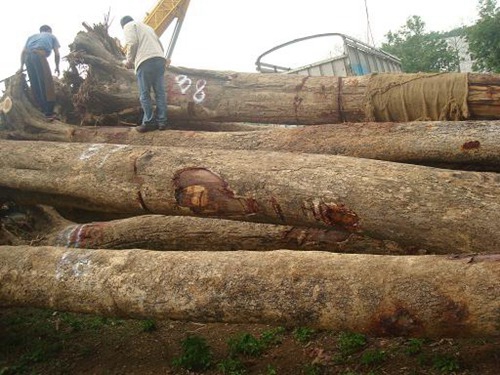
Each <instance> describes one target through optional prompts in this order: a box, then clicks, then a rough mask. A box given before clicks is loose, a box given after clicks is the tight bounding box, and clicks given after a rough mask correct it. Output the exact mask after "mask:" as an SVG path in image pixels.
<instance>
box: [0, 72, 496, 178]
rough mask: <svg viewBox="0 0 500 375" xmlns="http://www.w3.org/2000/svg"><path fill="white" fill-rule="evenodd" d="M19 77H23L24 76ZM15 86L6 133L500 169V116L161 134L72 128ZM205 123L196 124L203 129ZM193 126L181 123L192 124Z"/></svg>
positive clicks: (227, 127) (230, 127)
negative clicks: (49, 116) (37, 107)
mask: <svg viewBox="0 0 500 375" xmlns="http://www.w3.org/2000/svg"><path fill="white" fill-rule="evenodd" d="M18 79H19V77H18ZM20 88H21V83H19V84H13V85H11V86H10V87H9V89H8V91H7V93H8V95H9V97H10V98H12V100H11V104H12V102H14V103H16V105H15V106H11V107H10V108H9V110H8V111H6V112H7V113H6V115H8V117H9V124H6V128H7V130H5V131H3V132H1V133H0V136H2V137H3V138H9V139H26V140H45V141H64V142H86V143H116V144H138V145H155V146H178V147H193V148H224V149H236V150H242V149H246V150H274V151H292V152H306V153H323V154H340V155H347V156H356V157H363V158H371V159H379V160H388V161H397V162H405V163H413V164H422V165H429V166H446V167H448V168H454V169H460V168H466V169H473V170H490V171H500V131H499V129H500V122H499V121H482V122H480V121H463V122H446V121H443V122H424V121H422V122H412V123H358V124H353V123H350V124H347V123H346V124H329V125H322V126H310V127H300V128H296V129H290V128H287V129H285V128H271V129H269V128H268V130H266V131H261V132H259V133H256V132H254V131H253V130H256V129H264V127H258V126H248V125H247V126H243V125H241V124H240V125H235V124H232V125H230V124H227V123H222V124H219V126H217V125H214V126H213V127H212V128H210V129H208V128H207V127H208V126H209V125H210V124H207V123H205V124H204V126H205V129H207V130H214V129H217V128H219V130H222V129H225V130H243V129H245V130H252V132H247V133H237V134H231V133H229V134H228V133H221V132H217V134H211V133H210V132H205V133H192V132H154V133H146V134H140V133H137V132H135V131H133V130H132V129H131V128H130V127H86V126H72V125H68V124H64V123H60V122H56V123H47V122H46V121H45V119H44V118H43V116H42V115H41V114H40V113H39V112H38V111H37V110H35V109H34V107H33V106H32V105H31V104H30V103H29V101H28V100H27V98H26V97H25V91H24V90H21V89H20ZM202 126H203V125H200V124H197V126H196V127H197V128H198V129H200V128H201V127H202ZM190 127H191V126H190V124H183V125H179V126H178V128H179V129H180V128H187V129H189V128H190Z"/></svg>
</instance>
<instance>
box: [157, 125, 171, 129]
mask: <svg viewBox="0 0 500 375" xmlns="http://www.w3.org/2000/svg"><path fill="white" fill-rule="evenodd" d="M170 128H171V127H170V125H168V124H158V129H160V130H167V129H170Z"/></svg>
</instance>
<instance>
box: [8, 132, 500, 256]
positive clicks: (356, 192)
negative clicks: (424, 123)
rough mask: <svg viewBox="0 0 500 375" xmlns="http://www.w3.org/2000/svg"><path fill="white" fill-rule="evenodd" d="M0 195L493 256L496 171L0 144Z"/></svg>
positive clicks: (498, 211)
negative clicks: (317, 230)
mask: <svg viewBox="0 0 500 375" xmlns="http://www.w3.org/2000/svg"><path fill="white" fill-rule="evenodd" d="M0 170H1V174H0V197H1V198H6V199H12V200H14V201H17V202H19V203H24V204H46V205H49V206H66V207H74V208H80V209H86V210H91V211H103V212H116V213H125V214H129V215H131V216H133V215H143V214H149V213H155V214H165V215H174V216H182V215H188V216H204V217H217V218H222V219H232V220H242V221H254V222H263V223H273V224H281V225H293V226H301V227H319V228H327V229H335V230H343V231H346V232H349V233H359V234H363V235H367V236H369V237H373V238H377V239H381V240H392V241H395V242H398V243H400V244H402V245H407V246H417V247H422V248H425V249H428V250H429V251H432V252H437V253H449V252H490V253H491V252H496V251H498V248H499V244H500V232H499V231H498V228H499V226H500V200H499V199H498V197H499V196H500V183H499V179H500V175H499V174H496V173H487V172H464V171H450V170H443V169H437V168H429V167H422V166H414V165H408V164H399V163H391V162H383V161H376V160H369V159H360V158H350V157H343V156H330V155H312V154H292V153H277V152H258V151H254V152H252V153H248V152H244V151H223V150H203V149H200V150H186V149H182V148H166V147H152V146H149V147H140V146H125V145H105V144H94V145H88V144H67V143H57V142H55V143H50V142H27V141H0Z"/></svg>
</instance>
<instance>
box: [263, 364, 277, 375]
mask: <svg viewBox="0 0 500 375" xmlns="http://www.w3.org/2000/svg"><path fill="white" fill-rule="evenodd" d="M266 375H278V371H277V370H276V369H275V368H274V366H273V365H267V369H266Z"/></svg>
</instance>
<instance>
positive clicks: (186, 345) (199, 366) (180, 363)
mask: <svg viewBox="0 0 500 375" xmlns="http://www.w3.org/2000/svg"><path fill="white" fill-rule="evenodd" d="M181 346H182V354H181V355H180V356H179V357H177V358H175V359H174V360H173V365H174V366H176V367H181V368H183V369H186V370H190V371H205V370H207V369H208V368H210V367H211V366H212V365H213V355H212V351H211V349H210V346H208V344H207V342H206V340H205V339H204V338H203V337H201V336H196V335H194V336H188V337H187V338H186V339H185V340H184V341H183V342H182V344H181Z"/></svg>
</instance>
